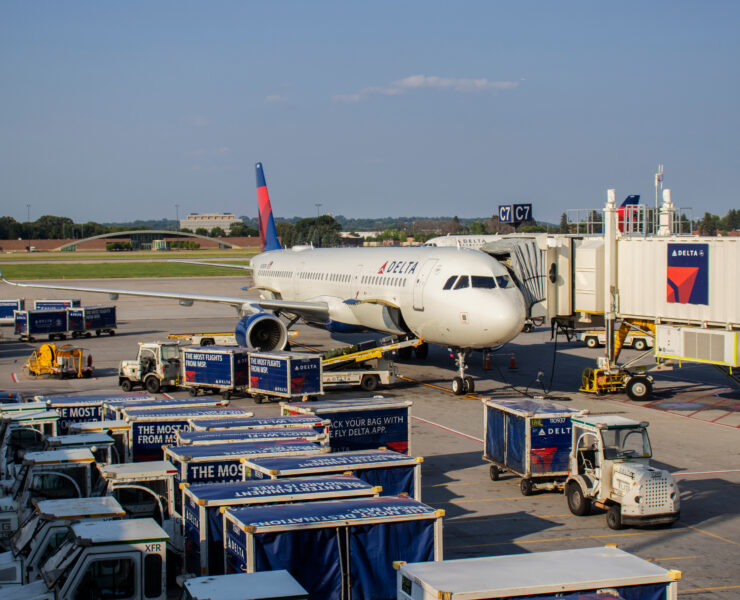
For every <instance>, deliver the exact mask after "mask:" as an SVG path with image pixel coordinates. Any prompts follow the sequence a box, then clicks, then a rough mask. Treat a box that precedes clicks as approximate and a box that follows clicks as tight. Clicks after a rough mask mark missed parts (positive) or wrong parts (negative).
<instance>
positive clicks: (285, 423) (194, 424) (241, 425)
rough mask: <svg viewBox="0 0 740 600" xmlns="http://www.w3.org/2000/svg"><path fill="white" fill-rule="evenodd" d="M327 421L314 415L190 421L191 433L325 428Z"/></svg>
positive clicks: (327, 424)
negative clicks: (228, 430) (216, 430)
mask: <svg viewBox="0 0 740 600" xmlns="http://www.w3.org/2000/svg"><path fill="white" fill-rule="evenodd" d="M328 426H329V420H328V419H323V418H321V417H316V416H314V415H290V416H285V417H244V418H241V417H240V418H230V419H191V421H190V427H191V429H192V430H193V431H210V430H214V429H270V428H276V429H284V428H288V427H299V428H303V427H316V428H324V429H325V428H326V427H328Z"/></svg>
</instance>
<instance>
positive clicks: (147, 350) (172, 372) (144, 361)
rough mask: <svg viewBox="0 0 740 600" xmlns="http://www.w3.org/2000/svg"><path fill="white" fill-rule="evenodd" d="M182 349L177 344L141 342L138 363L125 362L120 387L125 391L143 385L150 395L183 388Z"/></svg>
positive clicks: (120, 374)
mask: <svg viewBox="0 0 740 600" xmlns="http://www.w3.org/2000/svg"><path fill="white" fill-rule="evenodd" d="M180 376H181V374H180V346H179V345H178V344H177V343H175V342H152V343H148V342H139V353H138V355H137V357H136V360H122V361H121V363H120V364H119V366H118V385H120V386H121V389H122V390H123V391H124V392H130V391H131V390H132V389H133V388H134V387H136V386H142V387H143V388H144V389H146V391H147V392H149V393H150V394H156V393H158V392H159V391H160V390H161V389H162V388H170V387H177V386H178V385H180Z"/></svg>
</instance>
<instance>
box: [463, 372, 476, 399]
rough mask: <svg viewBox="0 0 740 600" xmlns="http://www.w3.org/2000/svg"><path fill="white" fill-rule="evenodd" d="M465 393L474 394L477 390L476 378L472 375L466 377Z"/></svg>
mask: <svg viewBox="0 0 740 600" xmlns="http://www.w3.org/2000/svg"><path fill="white" fill-rule="evenodd" d="M464 381H465V393H466V394H472V393H474V392H475V379H473V378H472V377H471V376H470V375H468V376H467V377H465V380H464Z"/></svg>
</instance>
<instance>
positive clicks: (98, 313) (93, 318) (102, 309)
mask: <svg viewBox="0 0 740 600" xmlns="http://www.w3.org/2000/svg"><path fill="white" fill-rule="evenodd" d="M67 313H68V314H69V316H68V319H69V330H70V332H71V333H72V337H75V338H77V337H91V336H92V334H93V332H95V335H97V336H99V335H100V334H101V333H107V334H108V335H115V334H116V327H117V326H118V324H117V323H116V307H115V306H82V307H78V308H68V309H67Z"/></svg>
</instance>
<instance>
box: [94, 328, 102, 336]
mask: <svg viewBox="0 0 740 600" xmlns="http://www.w3.org/2000/svg"><path fill="white" fill-rule="evenodd" d="M100 334H101V331H100V329H96V330H95V335H97V336H98V337H100Z"/></svg>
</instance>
